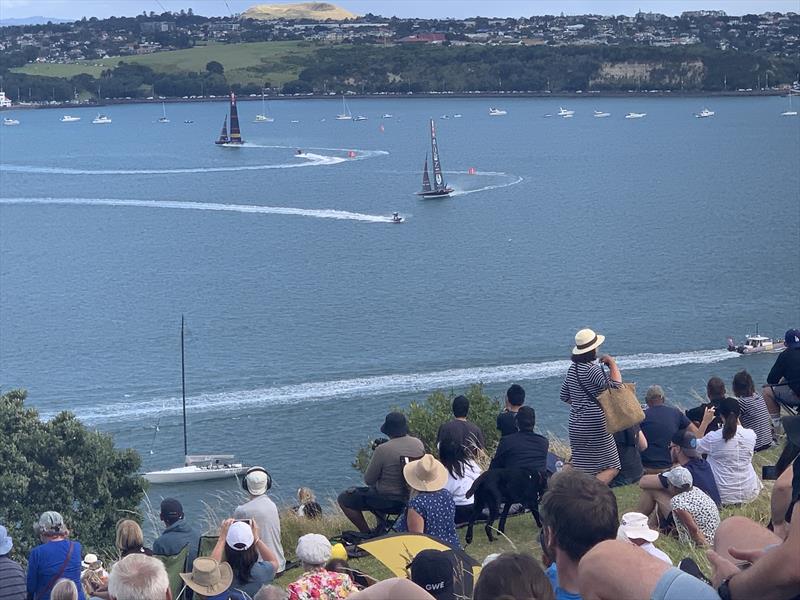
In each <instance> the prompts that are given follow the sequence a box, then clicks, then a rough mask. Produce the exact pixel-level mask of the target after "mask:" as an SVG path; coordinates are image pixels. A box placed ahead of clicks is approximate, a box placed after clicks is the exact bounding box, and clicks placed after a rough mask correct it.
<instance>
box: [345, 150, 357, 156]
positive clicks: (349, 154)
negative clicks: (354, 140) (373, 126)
mask: <svg viewBox="0 0 800 600" xmlns="http://www.w3.org/2000/svg"><path fill="white" fill-rule="evenodd" d="M347 156H348V157H349V158H355V157H356V153H355V151H353V150H349V151H348V152H347Z"/></svg>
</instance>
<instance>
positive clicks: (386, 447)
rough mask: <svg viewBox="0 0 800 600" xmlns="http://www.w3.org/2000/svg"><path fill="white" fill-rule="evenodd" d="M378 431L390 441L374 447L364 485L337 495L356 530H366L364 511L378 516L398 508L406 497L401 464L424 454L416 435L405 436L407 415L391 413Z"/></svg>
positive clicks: (367, 531) (367, 530)
mask: <svg viewBox="0 0 800 600" xmlns="http://www.w3.org/2000/svg"><path fill="white" fill-rule="evenodd" d="M381 433H383V434H384V435H387V436H389V441H388V442H386V443H384V444H381V445H379V446H378V447H377V448H375V451H374V452H373V454H372V459H371V460H370V461H369V465H368V466H367V470H366V472H365V473H364V483H366V484H367V487H353V488H349V489H348V490H345V491H344V492H342V493H341V494H339V498H338V503H339V506H340V507H341V508H342V512H344V514H345V516H346V517H347V518H348V519H350V522H351V523H353V525H355V526H356V527H357V528H358V530H359V531H361V532H363V533H369V526H368V525H367V521H366V519H364V511H370V512H373V513H376V514H377V515H378V518H379V520H380V519H381V515H382V514H384V513H386V512H389V511H394V510H398V509H399V508H400V507H402V506H403V505H404V504H405V503H406V501H407V500H408V487H407V486H406V482H405V479H404V478H403V466H404V465H405V463H406V462H407V460H408V459H416V458H419V457H421V456H422V455H423V454H425V447H424V446H423V444H422V442H421V441H420V440H418V439H417V438H415V437H412V436H410V435H408V423H407V422H406V417H405V415H404V414H403V413H400V412H391V413H389V414H388V415H386V420H385V421H384V423H383V425H382V426H381Z"/></svg>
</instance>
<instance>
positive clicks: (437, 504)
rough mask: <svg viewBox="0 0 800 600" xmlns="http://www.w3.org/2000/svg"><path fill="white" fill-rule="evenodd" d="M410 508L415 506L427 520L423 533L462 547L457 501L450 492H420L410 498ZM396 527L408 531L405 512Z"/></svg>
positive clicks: (398, 529)
mask: <svg viewBox="0 0 800 600" xmlns="http://www.w3.org/2000/svg"><path fill="white" fill-rule="evenodd" d="M408 508H413V509H414V510H415V511H416V512H417V513H418V514H419V515H420V516H421V517H422V518H423V519H424V520H425V530H424V531H423V533H425V534H427V535H430V536H433V537H435V538H437V539H439V540H441V541H443V542H444V543H445V544H450V546H452V547H453V548H460V547H461V541H460V540H459V539H458V534H457V533H456V503H455V502H454V501H453V496H452V494H451V493H450V492H448V491H447V490H439V491H437V492H420V493H418V494H417V495H416V496H414V497H413V498H412V499H411V500H409V502H408ZM395 529H397V531H408V522H407V519H406V514H405V513H404V514H403V516H401V517H400V518H399V519H398V521H397V526H396V527H395Z"/></svg>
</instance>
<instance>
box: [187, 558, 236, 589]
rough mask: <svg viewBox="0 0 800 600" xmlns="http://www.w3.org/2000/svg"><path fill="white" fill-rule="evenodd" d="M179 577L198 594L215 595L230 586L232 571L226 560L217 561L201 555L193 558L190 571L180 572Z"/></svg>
mask: <svg viewBox="0 0 800 600" xmlns="http://www.w3.org/2000/svg"><path fill="white" fill-rule="evenodd" d="M181 579H183V581H184V582H185V583H186V585H187V586H189V587H190V588H191V589H193V590H194V591H195V592H197V593H198V594H201V595H203V596H206V597H208V596H216V595H217V594H221V593H222V592H224V591H225V590H227V589H228V588H229V587H231V584H232V583H233V571H232V570H231V566H230V565H229V564H228V563H226V562H224V563H218V562H217V561H216V560H214V559H213V558H210V557H207V556H201V557H198V558H195V559H194V562H193V563H192V572H191V573H181Z"/></svg>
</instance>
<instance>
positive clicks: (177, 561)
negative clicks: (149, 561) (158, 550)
mask: <svg viewBox="0 0 800 600" xmlns="http://www.w3.org/2000/svg"><path fill="white" fill-rule="evenodd" d="M188 553H189V546H184V547H183V549H182V550H181V551H180V552H178V553H177V554H173V555H172V556H166V555H162V554H154V555H153V556H154V557H155V558H157V559H158V560H160V561H161V562H162V564H163V565H164V568H165V569H166V570H167V577H168V578H169V589H170V591H171V592H172V597H173V598H177V597H178V594H180V592H181V589H182V588H183V579H181V573H184V572H185V571H184V570H183V569H184V568H185V566H186V556H187V554H188Z"/></svg>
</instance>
